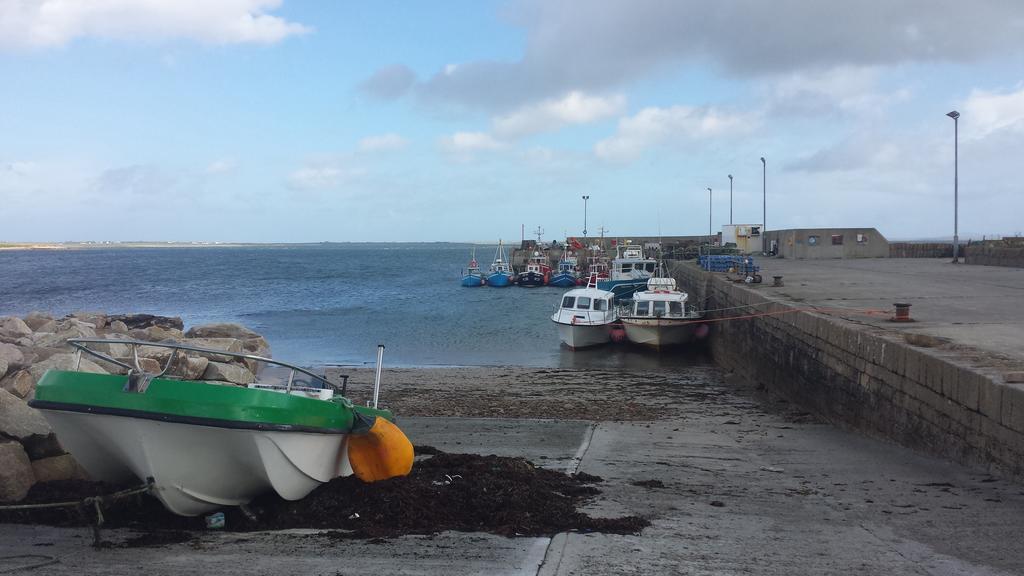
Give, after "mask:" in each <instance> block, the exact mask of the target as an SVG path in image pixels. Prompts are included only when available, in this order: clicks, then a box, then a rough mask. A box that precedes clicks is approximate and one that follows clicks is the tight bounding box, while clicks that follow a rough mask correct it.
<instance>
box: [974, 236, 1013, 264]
mask: <svg viewBox="0 0 1024 576" xmlns="http://www.w3.org/2000/svg"><path fill="white" fill-rule="evenodd" d="M964 262H966V263H967V264H978V265H980V266H1006V267H1010V268H1024V238H1003V239H1002V240H988V241H985V242H971V243H970V244H969V245H968V246H967V247H966V248H964Z"/></svg>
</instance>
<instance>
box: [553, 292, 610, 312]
mask: <svg viewBox="0 0 1024 576" xmlns="http://www.w3.org/2000/svg"><path fill="white" fill-rule="evenodd" d="M611 306H612V297H611V296H608V297H606V298H594V297H591V296H568V295H566V296H563V297H562V309H563V310H594V311H595V312H606V311H608V310H611Z"/></svg>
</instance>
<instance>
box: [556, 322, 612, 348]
mask: <svg viewBox="0 0 1024 576" xmlns="http://www.w3.org/2000/svg"><path fill="white" fill-rule="evenodd" d="M555 324H558V338H559V340H561V341H562V344H565V345H566V346H568V347H569V348H572V349H574V350H578V349H580V348H589V347H591V346H600V345H602V344H607V343H608V342H610V341H611V323H608V324H562V323H561V322H555Z"/></svg>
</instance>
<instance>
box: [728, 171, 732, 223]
mask: <svg viewBox="0 0 1024 576" xmlns="http://www.w3.org/2000/svg"><path fill="white" fill-rule="evenodd" d="M729 225H730V226H732V174H729Z"/></svg>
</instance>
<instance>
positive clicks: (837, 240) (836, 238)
mask: <svg viewBox="0 0 1024 576" xmlns="http://www.w3.org/2000/svg"><path fill="white" fill-rule="evenodd" d="M832 245H833V246H842V245H843V235H842V234H833V235H832Z"/></svg>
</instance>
